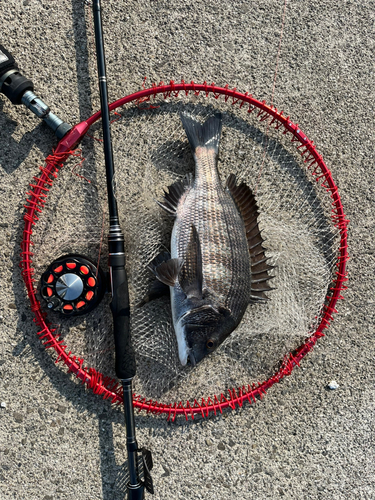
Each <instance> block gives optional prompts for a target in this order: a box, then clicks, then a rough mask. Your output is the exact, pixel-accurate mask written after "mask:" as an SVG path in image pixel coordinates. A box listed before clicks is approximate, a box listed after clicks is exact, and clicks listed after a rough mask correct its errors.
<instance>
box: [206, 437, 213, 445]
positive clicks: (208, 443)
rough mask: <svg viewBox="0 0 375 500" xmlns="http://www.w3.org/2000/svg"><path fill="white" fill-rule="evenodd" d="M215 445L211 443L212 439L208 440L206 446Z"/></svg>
mask: <svg viewBox="0 0 375 500" xmlns="http://www.w3.org/2000/svg"><path fill="white" fill-rule="evenodd" d="M213 444H214V443H213V442H212V441H211V439H206V445H207V446H212V445H213Z"/></svg>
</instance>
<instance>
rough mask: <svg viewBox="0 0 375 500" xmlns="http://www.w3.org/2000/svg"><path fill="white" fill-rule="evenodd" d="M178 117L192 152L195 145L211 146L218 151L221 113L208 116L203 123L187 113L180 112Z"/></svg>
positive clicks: (195, 147)
mask: <svg viewBox="0 0 375 500" xmlns="http://www.w3.org/2000/svg"><path fill="white" fill-rule="evenodd" d="M180 118H181V121H182V125H183V127H184V129H185V132H186V135H187V137H188V139H189V143H190V146H191V149H192V151H193V153H194V152H195V150H196V149H197V147H206V148H210V149H211V148H212V149H214V150H215V152H216V154H218V153H219V144H220V134H221V126H222V119H221V113H215V114H214V115H213V116H210V117H209V118H208V119H207V120H206V121H205V122H204V123H203V125H202V124H201V123H200V122H199V121H197V120H196V119H195V118H193V117H192V116H191V115H188V114H187V113H180Z"/></svg>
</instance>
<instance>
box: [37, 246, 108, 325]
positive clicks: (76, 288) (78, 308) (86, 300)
mask: <svg viewBox="0 0 375 500" xmlns="http://www.w3.org/2000/svg"><path fill="white" fill-rule="evenodd" d="M105 283H106V279H105V275H104V273H103V271H102V270H101V269H100V267H96V265H95V264H94V263H93V262H92V261H91V260H89V259H88V258H87V257H84V256H82V255H79V254H69V255H64V256H63V257H60V258H59V259H57V260H55V261H53V262H52V264H51V265H50V266H49V267H48V269H47V270H46V271H45V273H44V274H43V276H42V278H41V281H40V294H41V296H42V297H43V299H44V300H45V302H46V304H47V307H48V309H50V310H52V311H58V312H60V313H62V314H64V315H65V316H79V315H82V314H86V313H88V312H90V311H92V310H93V309H94V308H95V307H96V306H97V305H98V304H99V302H100V301H101V300H102V298H103V295H104V293H105V291H106V286H105Z"/></svg>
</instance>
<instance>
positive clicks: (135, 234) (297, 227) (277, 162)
mask: <svg viewBox="0 0 375 500" xmlns="http://www.w3.org/2000/svg"><path fill="white" fill-rule="evenodd" d="M150 104H152V106H150ZM186 108H188V111H189V112H190V113H194V114H196V115H198V116H199V117H201V120H204V119H205V118H206V117H207V116H208V115H209V114H211V113H213V112H214V111H216V110H218V109H220V110H221V111H222V113H223V132H222V137H221V145H220V156H219V171H220V175H221V178H222V182H223V184H224V183H225V180H226V178H227V176H228V175H229V174H230V173H234V174H236V175H237V177H238V179H239V180H242V181H244V182H246V183H247V184H248V185H249V186H250V187H251V189H253V191H254V192H256V198H257V202H258V206H259V211H260V219H259V224H260V228H261V229H262V230H263V237H264V238H265V239H266V243H265V247H266V248H267V256H268V257H270V263H271V264H273V265H275V266H276V268H275V270H274V273H273V274H275V279H274V280H272V282H271V283H272V286H274V287H275V290H273V291H271V292H269V293H268V296H269V298H270V299H271V300H270V301H269V302H268V303H266V304H256V305H252V306H249V307H248V309H247V311H246V313H245V316H244V318H243V320H242V322H241V324H240V325H239V327H238V328H237V330H236V331H234V332H233V333H232V334H231V335H230V336H229V338H228V339H227V340H226V341H225V342H224V343H223V344H222V345H221V346H220V347H219V348H218V349H217V350H216V351H215V352H214V353H213V354H212V355H211V356H209V357H207V358H206V359H204V360H203V361H202V362H201V363H200V364H199V365H197V366H196V367H195V368H194V369H192V368H190V367H182V366H180V362H179V359H178V355H177V342H176V340H175V336H174V332H173V327H172V324H171V314H170V304H169V300H168V299H167V298H165V299H159V300H157V301H154V302H152V303H149V304H146V305H145V306H144V307H142V308H135V305H136V304H137V303H138V302H139V300H140V299H141V298H142V296H143V295H144V293H145V291H146V290H147V288H148V285H149V283H150V281H151V279H152V276H151V274H150V272H149V271H148V270H147V269H146V265H147V264H148V263H149V262H150V260H151V259H152V258H153V257H154V256H155V255H156V254H157V253H159V251H160V250H162V249H169V240H170V234H171V229H172V225H173V220H172V219H171V218H170V217H168V216H167V215H165V214H164V213H162V211H161V209H160V208H159V207H158V206H157V204H156V203H155V201H154V200H155V199H160V198H161V196H162V193H163V189H165V188H166V187H168V186H169V185H170V184H171V183H173V182H174V181H175V180H176V179H178V178H181V177H183V176H184V175H185V174H186V173H188V172H193V171H194V162H193V158H192V154H191V151H190V147H189V145H188V142H187V138H186V137H185V133H184V131H183V129H182V125H181V123H180V118H179V112H180V111H181V110H182V109H186ZM117 113H118V114H116V115H114V116H113V117H114V120H115V121H114V122H113V124H112V139H113V150H114V159H115V168H116V177H115V184H116V197H117V201H118V205H119V211H120V220H121V225H122V229H123V231H124V234H125V241H126V251H127V270H128V279H129V291H130V300H131V306H132V336H133V341H134V344H135V348H136V352H137V370H138V371H137V376H136V379H135V391H136V392H137V393H138V394H141V395H142V396H144V397H146V398H159V399H161V401H162V402H166V403H169V402H174V401H179V400H194V399H195V398H197V399H198V398H200V397H206V396H208V395H211V396H212V395H213V394H215V393H216V394H220V393H222V392H225V391H226V390H227V389H228V388H231V387H239V386H242V385H247V384H249V383H252V382H256V381H258V380H264V379H266V378H268V377H269V376H270V375H271V374H272V373H273V372H274V371H275V369H276V368H277V365H278V363H279V362H280V360H282V358H283V356H284V355H285V354H286V353H287V352H289V351H291V350H293V349H294V348H296V347H298V346H299V345H300V344H301V343H302V342H303V340H304V339H305V338H306V337H307V336H308V335H309V333H311V332H312V331H313V330H314V326H316V324H317V319H318V318H319V317H320V313H321V310H322V306H323V304H324V301H325V297H326V295H327V290H328V288H329V285H330V284H331V281H332V272H333V271H332V269H333V267H334V264H335V261H336V258H337V249H338V246H339V233H338V230H337V229H336V228H335V227H334V226H333V223H332V221H331V218H330V214H331V208H332V206H331V199H330V197H329V196H328V195H327V193H326V191H325V190H324V189H322V188H321V187H320V185H319V184H318V183H316V182H315V180H314V179H313V178H312V176H311V174H310V172H308V171H307V169H306V166H305V164H304V162H303V159H302V158H301V156H300V154H299V153H298V151H297V149H296V147H295V144H294V143H292V142H291V140H290V135H289V134H288V135H284V134H283V133H282V131H283V129H280V130H276V129H275V128H274V127H273V126H268V122H267V120H265V121H263V122H260V121H259V120H258V118H257V116H256V113H255V112H254V113H251V114H249V113H247V107H244V108H239V107H234V106H231V105H230V103H229V102H228V103H227V102H225V101H224V99H222V100H215V99H210V98H206V97H203V96H200V97H196V96H189V97H185V95H180V96H179V97H176V98H172V97H171V98H169V99H168V100H164V99H163V97H162V96H161V97H160V98H159V97H158V98H156V99H155V100H152V101H151V103H150V102H146V103H142V104H138V105H137V103H135V104H134V103H130V104H128V105H126V106H124V107H123V108H121V109H119V110H117ZM100 127H101V124H100V123H99V124H96V125H94V127H93V128H92V130H90V132H89V134H90V137H86V138H85V139H84V140H83V142H82V144H81V147H82V156H83V157H84V158H85V161H84V162H83V164H82V165H81V166H78V167H76V168H73V167H74V165H75V163H77V161H78V160H77V158H75V159H74V158H73V159H71V160H70V161H69V162H68V163H67V164H66V165H65V166H64V168H63V169H62V170H61V171H60V172H59V176H58V179H57V180H56V181H54V183H53V187H52V188H51V191H50V193H49V195H48V201H47V204H46V206H45V208H44V210H43V213H42V214H41V216H40V221H39V222H38V225H37V226H36V227H35V232H34V236H33V241H34V243H35V256H34V266H35V270H36V276H35V277H36V278H37V279H39V278H40V276H41V274H42V273H43V272H44V271H45V269H46V268H47V267H48V265H49V264H50V263H51V262H52V261H53V260H55V259H56V258H57V257H59V256H61V255H64V254H67V253H71V252H74V253H80V254H83V255H86V256H88V257H90V258H91V259H93V260H94V261H98V260H100V265H101V266H102V268H103V269H104V270H106V265H107V248H106V234H107V230H108V225H107V208H106V204H107V200H106V191H105V186H106V183H105V177H104V159H103V153H102V143H101V142H99V141H97V140H95V139H93V137H95V138H96V139H98V138H100V136H101V132H100ZM76 174H79V175H80V176H82V177H79V176H78V175H76ZM89 181H90V182H89ZM103 234H104V237H102V235H103ZM109 301H110V297H109V296H108V295H107V296H106V297H105V298H104V300H103V301H102V303H101V304H100V305H99V306H98V308H97V309H96V310H94V311H93V312H91V313H90V314H89V315H87V316H82V317H78V318H68V319H66V318H63V319H62V318H61V317H60V316H59V315H57V314H54V313H52V314H51V313H49V320H50V321H52V322H53V323H55V324H59V325H60V326H59V331H60V333H61V334H62V336H63V337H64V339H65V341H66V343H67V345H68V348H69V350H71V351H72V352H73V353H74V354H75V355H77V356H80V357H83V358H84V359H85V364H86V365H87V366H91V367H94V368H95V369H96V370H98V371H101V372H103V373H104V374H106V375H109V376H113V377H114V376H115V375H114V369H113V365H114V363H113V357H114V347H113V339H112V332H111V314H110V311H109V307H108V304H109Z"/></svg>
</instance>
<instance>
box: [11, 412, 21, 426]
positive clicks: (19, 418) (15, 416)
mask: <svg viewBox="0 0 375 500" xmlns="http://www.w3.org/2000/svg"><path fill="white" fill-rule="evenodd" d="M13 417H14V420H15V421H16V422H17V423H19V424H20V423H21V422H23V415H22V414H21V413H18V412H15V413H13Z"/></svg>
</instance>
